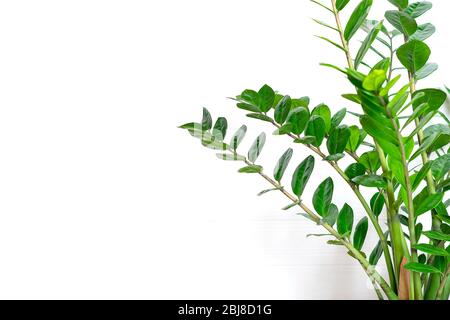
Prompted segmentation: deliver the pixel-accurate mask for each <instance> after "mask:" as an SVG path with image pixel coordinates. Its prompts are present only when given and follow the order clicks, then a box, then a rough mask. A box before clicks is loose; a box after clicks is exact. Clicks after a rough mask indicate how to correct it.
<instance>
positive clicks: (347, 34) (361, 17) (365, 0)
mask: <svg viewBox="0 0 450 320" xmlns="http://www.w3.org/2000/svg"><path fill="white" fill-rule="evenodd" d="M372 2H373V1H372V0H362V1H361V2H360V4H359V5H358V6H357V7H356V8H355V10H354V11H353V13H352V15H351V16H350V19H349V20H348V22H347V25H346V26H345V31H344V38H345V40H347V41H349V40H350V39H351V38H352V37H353V36H354V35H355V33H356V32H357V31H358V29H359V28H360V27H361V25H362V24H363V23H364V21H365V20H366V18H367V15H368V14H369V11H370V7H371V6H372Z"/></svg>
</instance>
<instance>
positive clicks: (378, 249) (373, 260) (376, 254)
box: [369, 241, 383, 266]
mask: <svg viewBox="0 0 450 320" xmlns="http://www.w3.org/2000/svg"><path fill="white" fill-rule="evenodd" d="M382 254H383V247H382V246H381V241H378V243H377V245H376V246H375V248H374V249H373V250H372V253H371V254H370V256H369V263H370V265H371V266H376V265H377V263H378V261H379V260H380V258H381V255H382Z"/></svg>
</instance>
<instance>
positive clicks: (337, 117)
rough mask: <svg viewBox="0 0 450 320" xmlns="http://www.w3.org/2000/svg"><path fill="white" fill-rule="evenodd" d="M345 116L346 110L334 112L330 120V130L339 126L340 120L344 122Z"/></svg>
mask: <svg viewBox="0 0 450 320" xmlns="http://www.w3.org/2000/svg"><path fill="white" fill-rule="evenodd" d="M346 114H347V109H345V108H343V109H341V110H339V111H338V112H336V113H335V114H334V116H333V117H332V118H331V128H332V129H333V128H336V127H337V126H338V125H340V124H341V122H342V120H344V118H345V115H346Z"/></svg>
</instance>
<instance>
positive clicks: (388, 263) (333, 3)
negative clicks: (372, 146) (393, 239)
mask: <svg viewBox="0 0 450 320" xmlns="http://www.w3.org/2000/svg"><path fill="white" fill-rule="evenodd" d="M331 6H332V8H333V14H334V18H335V20H336V27H337V29H338V31H339V36H340V38H341V43H342V47H343V48H344V51H345V56H346V58H347V64H348V67H349V68H350V69H354V64H353V59H352V56H351V53H350V48H349V45H348V42H347V40H346V39H345V36H344V31H343V28H342V23H341V18H340V16H339V11H338V10H337V7H336V0H331ZM354 158H355V157H354ZM329 163H330V164H331V162H329ZM336 166H337V165H336ZM333 167H334V166H333ZM335 169H336V168H335ZM336 171H338V173H339V174H340V175H341V176H342V177H343V178H344V180H345V181H347V183H349V185H350V187H351V188H352V190H353V191H354V192H355V194H356V196H357V197H358V199H359V200H360V201H361V203H362V205H363V207H364V209H365V210H366V212H367V215H368V216H369V218H370V221H371V222H372V224H373V226H374V228H375V231H376V232H377V235H378V237H379V238H380V241H381V245H382V248H383V254H384V259H385V261H386V267H387V269H388V273H389V281H390V283H391V287H392V288H393V289H394V291H396V288H397V282H396V281H395V272H394V267H393V264H392V258H391V254H390V252H389V246H388V244H387V240H386V237H385V236H384V233H383V230H382V229H381V227H380V225H379V223H378V219H377V218H376V217H375V215H374V214H373V212H372V210H371V209H370V207H369V205H368V204H367V202H366V200H365V199H364V197H363V196H362V194H361V192H360V191H359V189H358V188H356V186H355V185H354V184H353V183H352V182H351V181H349V179H348V177H347V176H346V175H345V173H344V172H342V170H340V168H339V167H338V169H336Z"/></svg>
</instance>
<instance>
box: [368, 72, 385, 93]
mask: <svg viewBox="0 0 450 320" xmlns="http://www.w3.org/2000/svg"><path fill="white" fill-rule="evenodd" d="M385 81H386V71H384V70H372V71H370V73H369V74H368V75H367V77H366V78H365V79H364V81H363V88H364V89H365V90H367V91H378V90H379V89H380V88H381V86H382V85H383V83H384V82H385Z"/></svg>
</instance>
